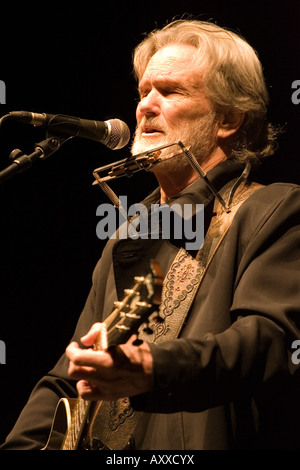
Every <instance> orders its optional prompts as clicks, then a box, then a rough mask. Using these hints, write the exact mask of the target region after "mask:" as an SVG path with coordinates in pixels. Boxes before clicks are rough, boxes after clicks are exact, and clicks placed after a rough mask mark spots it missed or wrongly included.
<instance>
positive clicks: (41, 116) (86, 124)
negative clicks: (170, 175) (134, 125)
mask: <svg viewBox="0 0 300 470" xmlns="http://www.w3.org/2000/svg"><path fill="white" fill-rule="evenodd" d="M8 116H9V117H11V118H12V119H15V120H17V121H20V122H24V123H26V124H32V125H33V126H41V127H46V128H47V129H48V130H49V133H51V132H52V133H53V135H69V136H72V137H82V138H84V139H90V140H95V141H96V142H100V143H101V144H104V145H106V147H108V148H110V149H111V150H118V149H121V148H123V147H125V145H127V144H128V142H129V139H130V131H129V128H128V126H127V124H125V122H123V121H121V120H120V119H109V120H108V121H90V120H88V119H80V118H78V117H73V116H64V115H63V114H46V113H32V112H30V111H11V112H10V113H9V114H8Z"/></svg>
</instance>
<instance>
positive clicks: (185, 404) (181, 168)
mask: <svg viewBox="0 0 300 470" xmlns="http://www.w3.org/2000/svg"><path fill="white" fill-rule="evenodd" d="M134 66H135V71H136V74H137V78H138V84H139V93H140V101H139V104H138V106H137V113H136V116H137V129H136V134H135V138H134V142H133V146H132V153H133V154H134V155H135V154H137V153H140V152H144V151H147V150H149V149H155V148H157V147H160V146H162V145H167V144H170V143H173V142H177V141H181V142H182V143H183V144H184V145H185V146H186V148H187V149H189V150H187V151H186V152H187V153H188V156H189V155H190V154H192V155H194V156H195V157H196V159H197V162H198V164H200V166H201V171H202V176H204V178H202V177H201V176H199V172H198V171H197V168H195V165H191V162H190V159H189V158H186V154H185V152H180V151H178V152H177V153H176V152H175V153H176V154H175V155H174V152H173V154H172V156H170V153H168V150H166V149H165V150H162V152H161V154H160V157H165V158H163V161H161V162H160V163H158V164H157V165H154V166H153V169H152V171H153V173H154V174H155V177H156V178H157V180H158V182H159V188H158V189H157V190H156V191H154V193H152V194H151V195H150V196H149V197H148V198H147V199H146V200H145V201H144V204H145V205H147V207H150V205H151V203H157V202H160V203H167V204H168V205H170V206H172V205H173V204H174V203H177V204H179V205H181V206H183V205H184V204H187V203H192V204H193V205H195V204H204V207H205V216H204V217H205V232H206V236H205V243H204V246H205V249H206V246H207V245H206V243H207V241H209V242H210V243H212V240H213V242H214V241H216V242H217V244H216V248H215V249H214V250H213V254H212V255H211V254H209V258H207V256H206V254H205V252H203V248H202V249H200V251H199V252H198V250H196V251H194V250H192V251H191V253H190V256H187V254H186V251H185V246H186V245H185V242H186V240H185V239H184V238H183V239H182V240H176V239H175V238H171V239H170V240H164V239H158V240H157V239H154V240H153V239H151V238H149V239H146V240H140V239H136V240H134V239H125V240H124V239H123V240H110V241H109V242H108V243H107V246H106V247H105V249H104V251H103V254H102V258H101V259H100V261H99V263H98V264H97V266H96V268H95V271H94V276H93V286H92V288H91V292H90V294H89V296H88V299H87V302H86V305H85V308H84V310H83V312H82V314H81V317H80V319H79V321H78V324H77V327H76V330H75V333H74V336H73V339H72V342H71V343H70V345H69V346H68V347H67V349H66V355H64V356H63V357H62V358H61V359H60V360H59V362H58V363H57V365H56V366H55V367H54V369H53V370H52V371H50V372H49V374H48V375H47V376H45V377H44V378H43V379H42V380H41V381H40V382H39V384H38V385H37V386H36V388H35V390H34V391H33V393H32V395H31V397H30V399H29V402H28V404H27V405H26V406H25V408H24V410H23V412H22V413H21V415H20V418H19V420H18V421H17V423H16V425H15V427H14V429H13V430H12V432H11V434H10V435H9V436H8V438H7V440H6V443H5V444H3V446H2V447H3V448H4V449H40V448H42V447H44V446H45V444H46V441H47V439H48V435H49V431H50V426H51V422H52V418H53V414H54V409H55V407H56V405H57V402H58V399H59V398H60V397H74V396H76V394H77V392H78V394H79V396H80V397H81V398H83V399H85V400H87V401H90V400H92V401H96V400H103V401H104V404H107V403H108V404H109V403H113V405H108V406H109V410H110V412H112V410H114V406H115V407H117V406H118V405H117V403H118V399H122V398H123V397H129V405H128V401H127V402H126V403H127V405H128V406H127V408H126V410H125V411H126V413H127V415H126V413H125V411H124V410H123V412H122V413H119V414H118V412H117V413H116V414H115V415H114V418H115V419H116V420H117V421H116V422H114V423H117V424H116V426H115V427H118V428H121V429H122V425H123V424H124V422H126V423H127V422H129V421H130V419H127V417H129V416H132V414H131V411H130V413H129V411H128V410H131V409H133V410H135V415H136V413H137V412H138V420H137V422H136V423H135V424H134V426H133V427H132V429H131V428H130V429H129V430H128V432H127V435H126V436H125V437H126V443H127V442H129V445H130V447H131V448H133V449H152V450H154V449H164V450H166V449H176V450H180V449H194V450H196V449H246V448H251V449H253V448H266V449H269V448H297V447H299V444H300V438H299V434H297V413H299V407H298V409H297V400H296V396H297V393H296V392H297V389H296V388H295V387H296V379H297V373H296V372H297V369H296V367H295V366H294V364H293V361H292V359H291V352H292V344H293V341H294V340H295V339H297V338H299V324H300V322H299V312H300V289H299V285H300V272H299V266H298V264H299V257H300V226H299V220H300V218H299V215H300V189H299V187H298V186H296V185H290V184H283V183H277V184H273V185H270V186H268V187H262V186H258V185H251V184H248V183H247V182H245V179H246V174H247V171H248V170H247V171H246V172H245V171H244V172H243V170H244V167H245V163H247V162H252V164H255V163H256V162H257V161H258V160H259V158H261V157H263V156H266V155H269V154H271V153H272V152H273V146H274V131H273V129H272V127H271V126H270V125H269V124H268V123H267V121H266V107H267V101H268V95H267V91H266V87H265V83H264V79H263V74H262V69H261V65H260V62H259V60H258V58H257V56H256V54H255V52H254V51H253V49H252V48H251V47H250V46H249V45H248V44H247V42H246V41H244V40H243V39H241V38H240V37H238V36H237V35H236V34H234V33H232V32H229V31H227V30H224V29H222V28H220V27H218V26H216V25H214V24H212V23H207V22H199V21H175V22H173V23H171V24H169V25H168V26H166V27H165V28H163V29H162V30H161V31H154V32H153V33H151V34H150V35H149V36H148V37H147V38H146V39H145V40H144V41H143V42H142V43H141V44H140V45H139V46H138V47H137V49H136V51H135V56H134ZM196 167H197V165H196ZM246 168H249V165H247V167H246ZM241 174H242V175H243V176H242V178H240V175H241ZM140 177H142V176H140ZM246 196H247V197H246ZM222 202H224V205H223V206H222ZM224 206H225V207H224ZM228 214H229V215H228ZM230 214H231V215H230ZM233 215H234V217H233ZM227 216H228V217H229V219H228V217H227ZM230 217H231V218H230ZM224 219H226V220H227V222H226V226H224V225H222V224H223V220H224ZM228 220H229V222H228ZM209 225H210V228H208V227H209ZM220 227H221V228H220ZM216 234H217V236H216ZM199 248H200V247H199ZM209 253H211V250H209ZM178 254H179V256H181V257H182V258H181V259H184V260H188V263H189V264H188V267H189V268H188V269H189V270H187V269H186V267H187V265H184V264H182V265H181V264H180V263H181V261H180V260H179V258H178ZM151 259H155V260H157V261H158V262H159V264H160V268H161V270H162V272H163V274H164V276H165V280H164V290H163V299H162V306H161V315H162V317H163V318H164V319H165V323H166V325H167V326H166V328H165V330H164V332H163V334H161V335H160V336H159V335H156V337H155V338H154V340H152V336H151V334H150V335H149V341H147V336H145V335H144V336H143V333H141V335H142V338H143V339H146V340H145V341H143V342H142V343H141V342H137V341H136V336H135V335H133V336H131V337H130V338H129V340H128V341H127V342H126V343H125V344H122V345H120V346H114V347H113V348H112V349H108V350H106V349H105V348H104V349H103V350H95V349H93V348H91V346H92V345H93V344H95V343H96V342H97V338H98V335H99V332H100V329H101V327H102V326H101V322H102V321H103V320H104V319H105V318H106V317H107V316H108V315H109V314H110V312H111V310H112V306H113V302H114V301H116V300H117V299H118V300H119V301H120V300H121V299H122V294H123V289H124V288H126V287H130V285H131V284H132V282H133V278H134V276H136V275H143V276H144V275H146V274H147V272H148V270H149V266H150V260H151ZM174 260H175V261H176V262H175V261H174ZM195 263H196V264H195ZM181 268H182V269H181ZM180 269H181V271H180ZM193 269H194V270H195V273H196V274H195V275H190V273H192V272H194V271H193ZM189 275H190V284H184V283H185V279H186V278H187V277H188V276H189ZM174 280H175V281H174ZM183 284H184V285H185V286H186V289H185V290H184V289H183V287H182V286H183ZM177 292H179V293H180V296H178V297H176V295H177ZM190 292H193V293H194V294H193V295H194V297H192V298H191V300H190V304H188V303H186V300H187V299H188V297H189V293H190ZM168 296H169V297H168ZM175 297H176V302H177V304H176V305H175V302H174V299H175ZM168 302H169V303H168ZM170 305H171V308H169V306H170ZM179 305H180V308H181V310H180V309H179V308H177V307H178V306H179ZM186 305H187V306H186ZM168 308H169V310H168ZM183 310H186V311H185V312H184V313H182V311H183ZM177 315H178V316H180V315H183V317H182V324H180V325H179V327H178V328H177V326H176V328H177V330H176V332H175V329H176V328H175V327H174V325H176V322H177V320H176V318H177ZM173 327H174V331H172V328H173ZM80 342H81V345H80ZM294 369H296V370H294ZM76 386H77V390H76ZM139 412H142V413H141V414H140V413H139ZM124 413H125V414H124ZM121 418H122V420H121ZM109 419H110V418H109V417H108V420H109ZM118 420H119V421H118ZM126 425H127V424H126ZM101 426H102V424H101V421H100V427H101ZM103 426H104V424H103ZM108 427H109V428H110V431H111V435H112V436H113V439H114V432H115V428H114V427H113V425H111V422H110V421H109V425H108ZM123 429H124V428H123ZM125 434H126V433H125ZM99 436H100V437H99ZM95 442H96V444H97V445H98V447H99V448H100V447H108V448H109V447H110V446H109V445H108V442H110V438H108V440H107V441H105V439H102V434H101V431H100V434H99V435H98V436H96V438H95ZM115 448H118V447H115ZM121 448H122V447H121Z"/></svg>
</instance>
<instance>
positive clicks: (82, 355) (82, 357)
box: [66, 342, 114, 371]
mask: <svg viewBox="0 0 300 470" xmlns="http://www.w3.org/2000/svg"><path fill="white" fill-rule="evenodd" d="M66 355H67V357H68V359H69V360H70V365H71V364H72V365H73V366H74V367H75V368H76V367H77V368H80V367H86V368H93V369H98V370H99V371H101V369H109V368H111V367H113V365H114V361H113V358H112V356H111V354H110V353H108V352H105V351H94V350H93V349H81V348H80V347H79V346H78V344H77V343H76V342H72V343H70V344H69V346H68V347H67V348H66Z"/></svg>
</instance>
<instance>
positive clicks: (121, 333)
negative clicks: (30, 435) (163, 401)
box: [42, 260, 163, 450]
mask: <svg viewBox="0 0 300 470" xmlns="http://www.w3.org/2000/svg"><path fill="white" fill-rule="evenodd" d="M134 281H135V283H134V285H133V287H132V288H131V289H125V290H124V298H123V300H122V301H116V302H115V303H114V310H113V311H112V313H111V314H110V315H109V317H108V318H107V319H106V320H105V321H104V322H103V323H101V330H100V333H99V335H98V338H97V341H96V344H95V345H94V349H95V350H107V349H109V348H110V347H112V346H116V345H118V344H124V343H126V341H127V340H128V339H129V338H130V337H131V336H132V335H133V334H137V333H138V330H139V328H140V327H141V325H142V328H143V331H146V332H149V333H151V330H150V329H149V326H148V321H149V320H150V319H151V320H152V321H153V320H155V321H158V322H160V321H163V320H162V319H161V317H160V316H159V315H158V313H157V310H158V306H159V304H160V301H161V291H162V283H163V278H162V274H161V271H160V266H159V264H158V262H157V261H154V260H152V261H151V273H149V274H148V275H147V276H145V277H144V276H139V277H135V278H134ZM138 341H139V340H138V339H137V342H138ZM139 415H140V413H136V412H134V410H133V409H132V408H131V406H130V401H129V399H128V398H127V397H125V398H122V399H119V400H116V401H112V402H106V401H88V400H84V399H83V398H81V397H80V396H78V397H77V398H73V399H72V398H71V399H70V398H61V399H60V400H59V402H58V405H57V407H56V411H55V415H54V419H53V423H52V427H51V431H50V435H49V439H48V441H47V444H46V445H45V447H44V448H43V449H42V450H102V449H103V450H106V449H107V450H108V449H109V450H111V449H116V450H122V449H126V446H127V444H128V434H129V433H130V429H134V427H135V425H136V424H137V422H138V419H139Z"/></svg>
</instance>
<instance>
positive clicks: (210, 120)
mask: <svg viewBox="0 0 300 470" xmlns="http://www.w3.org/2000/svg"><path fill="white" fill-rule="evenodd" d="M154 120H155V118H154V119H153V120H149V124H152V125H153V126H154V127H155V122H154ZM140 127H141V126H140ZM160 128H161V126H160ZM162 130H163V131H164V133H163V134H162V135H161V137H160V138H159V139H156V138H155V139H152V142H151V138H150V139H147V140H146V139H145V140H144V139H143V138H142V137H141V131H140V129H139V128H137V129H136V131H135V135H134V140H133V143H132V147H131V153H132V155H137V154H139V153H142V152H146V151H148V150H151V149H153V148H156V147H159V146H162V145H168V144H172V143H175V142H178V141H181V142H182V143H183V144H184V146H185V147H189V148H190V150H191V152H192V153H193V154H194V155H195V157H196V158H197V160H198V162H199V163H200V165H201V163H202V162H203V161H205V160H207V159H208V158H209V156H210V155H211V154H212V152H213V150H214V149H215V147H216V143H217V122H216V115H215V113H214V112H210V113H208V114H206V115H205V116H204V117H202V118H201V119H199V120H197V121H196V122H195V124H194V125H192V126H191V125H188V124H183V125H182V126H181V127H180V130H173V129H171V130H170V129H162ZM178 150H179V147H178V146H177V147H171V148H170V149H169V148H167V149H165V150H163V151H162V153H161V154H160V157H162V156H166V157H168V159H166V160H163V161H161V162H160V163H158V164H157V166H155V168H157V169H159V171H160V172H161V171H165V170H166V171H176V172H177V171H185V170H186V169H187V168H188V167H190V163H189V161H188V159H187V158H185V157H184V155H183V154H179V155H177V152H178ZM171 155H172V158H169V157H170V156H171ZM173 155H174V156H173Z"/></svg>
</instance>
